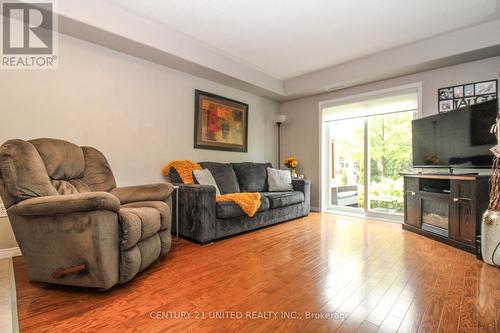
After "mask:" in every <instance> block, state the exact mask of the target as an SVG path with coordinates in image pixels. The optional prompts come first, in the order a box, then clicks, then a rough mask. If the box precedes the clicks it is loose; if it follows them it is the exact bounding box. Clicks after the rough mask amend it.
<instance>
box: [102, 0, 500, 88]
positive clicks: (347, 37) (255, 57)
mask: <svg viewBox="0 0 500 333" xmlns="http://www.w3.org/2000/svg"><path fill="white" fill-rule="evenodd" d="M108 2H112V3H113V5H115V6H120V7H122V8H123V9H126V10H128V11H129V12H131V13H133V14H136V15H140V16H141V17H143V18H146V19H148V20H154V21H156V22H158V23H160V24H162V25H164V26H166V27H168V28H170V29H174V30H177V31H178V32H181V33H183V34H185V35H187V36H189V37H192V38H195V39H197V40H198V41H201V42H203V43H205V44H206V45H207V46H209V47H211V48H213V49H215V50H218V51H219V52H222V53H224V54H225V55H227V56H230V57H232V58H233V59H235V60H237V61H239V62H241V63H243V64H246V65H248V66H251V67H253V68H255V69H258V70H260V71H262V72H263V73H265V74H267V75H270V76H272V77H274V78H276V79H280V80H285V79H289V78H291V77H296V76H298V75H302V74H306V73H309V72H312V71H315V70H319V69H322V68H325V67H329V66H332V65H336V64H340V63H344V62H347V61H350V60H354V59H357V58H360V57H364V56H368V55H371V54H374V53H378V52H381V51H383V50H387V49H391V48H394V47H397V46H400V45H405V44H409V43H413V42H415V41H419V40H423V39H427V38H431V37H433V36H436V35H439V34H443V33H447V32H450V31H454V30H458V29H461V28H464V27H467V26H471V25H475V24H479V23H483V22H486V21H490V20H493V19H495V18H497V17H498V12H497V11H498V8H497V6H498V3H499V0H439V1H437V0H404V1H402V0H379V1H374V0H307V1H306V0H211V1H210V0H168V1H164V0H163V1H162V0H148V1H138V0H119V1H118V0H108ZM492 33H498V32H492ZM479 38H480V36H479Z"/></svg>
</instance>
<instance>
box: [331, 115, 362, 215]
mask: <svg viewBox="0 0 500 333" xmlns="http://www.w3.org/2000/svg"><path fill="white" fill-rule="evenodd" d="M328 132H329V137H330V139H329V159H328V160H329V170H328V171H329V174H330V177H329V190H328V191H329V193H328V194H329V200H328V206H329V208H345V209H348V210H349V209H350V210H358V211H359V210H362V209H363V208H364V206H365V203H364V200H363V196H364V165H365V155H364V149H365V148H364V136H365V134H364V133H365V121H364V120H363V119H349V120H341V121H335V122H331V123H330V124H329V125H328Z"/></svg>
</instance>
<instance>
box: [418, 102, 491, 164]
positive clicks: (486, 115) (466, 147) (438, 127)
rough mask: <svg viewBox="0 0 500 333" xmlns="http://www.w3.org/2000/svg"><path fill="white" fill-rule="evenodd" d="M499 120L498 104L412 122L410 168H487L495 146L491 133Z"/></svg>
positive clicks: (479, 106) (482, 104) (483, 105)
mask: <svg viewBox="0 0 500 333" xmlns="http://www.w3.org/2000/svg"><path fill="white" fill-rule="evenodd" d="M497 116H498V100H497V99H495V100H491V101H487V102H484V103H480V104H475V105H471V106H468V107H465V108H460V109H458V110H454V111H449V112H447V113H440V114H437V115H434V116H430V117H425V118H420V119H415V120H413V121H412V139H413V166H414V167H415V168H422V167H432V168H436V167H437V168H438V167H446V168H468V169H469V168H489V167H491V165H492V163H493V154H492V153H491V152H490V151H489V149H490V148H491V147H493V146H494V145H495V144H496V143H497V140H496V137H495V135H494V134H492V133H490V129H491V126H492V125H493V124H495V121H496V118H497Z"/></svg>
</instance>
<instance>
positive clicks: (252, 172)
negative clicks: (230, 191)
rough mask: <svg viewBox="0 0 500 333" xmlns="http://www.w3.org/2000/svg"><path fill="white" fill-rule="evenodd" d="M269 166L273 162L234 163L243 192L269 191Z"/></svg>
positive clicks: (270, 166)
mask: <svg viewBox="0 0 500 333" xmlns="http://www.w3.org/2000/svg"><path fill="white" fill-rule="evenodd" d="M267 168H272V165H271V163H252V162H243V163H233V169H234V172H235V173H236V178H237V179H238V184H239V185H240V191H241V192H267V190H268V185H267Z"/></svg>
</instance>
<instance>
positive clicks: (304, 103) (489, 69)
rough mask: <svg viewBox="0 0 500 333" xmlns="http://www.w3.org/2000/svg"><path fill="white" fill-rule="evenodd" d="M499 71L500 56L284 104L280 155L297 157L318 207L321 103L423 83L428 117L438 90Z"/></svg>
mask: <svg viewBox="0 0 500 333" xmlns="http://www.w3.org/2000/svg"><path fill="white" fill-rule="evenodd" d="M499 71H500V57H494V58H488V59H484V60H480V61H474V62H469V63H465V64H461V65H456V66H450V67H444V68H440V69H436V70H432V71H426V72H421V73H417V74H413V75H406V76H401V77H397V78H393V79H389V80H383V81H378V82H374V83H371V84H365V85H361V86H357V87H353V88H349V89H344V90H339V91H336V92H332V93H327V94H321V95H316V96H312V97H307V98H301V99H297V100H293V101H289V102H285V103H283V104H281V105H280V113H282V114H286V115H287V121H286V123H284V124H283V125H282V145H281V156H283V157H286V156H288V155H294V156H296V157H297V158H298V159H299V163H300V166H299V168H298V172H299V173H303V174H305V175H306V177H307V178H309V179H311V181H312V189H311V190H312V193H311V205H312V207H315V208H319V206H320V190H321V189H320V168H321V154H320V113H319V102H322V101H326V100H331V99H337V98H342V97H347V96H352V95H357V94H362V93H367V92H371V91H376V90H381V89H386V88H391V87H397V86H400V85H405V84H410V83H417V82H421V83H422V114H423V116H428V115H431V114H434V113H437V89H438V88H441V87H446V86H452V85H455V84H462V83H469V82H475V81H482V80H489V79H495V78H498V77H499Z"/></svg>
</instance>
